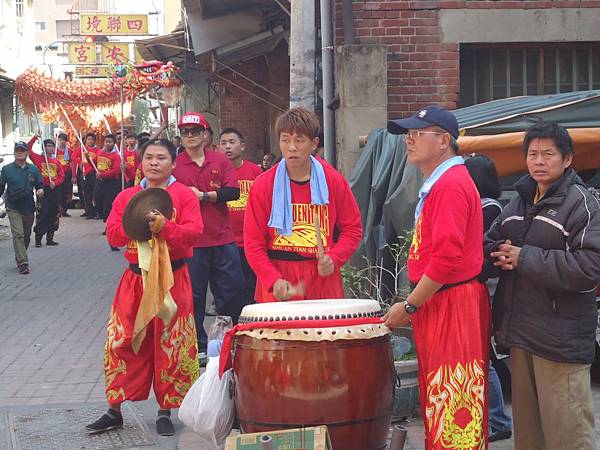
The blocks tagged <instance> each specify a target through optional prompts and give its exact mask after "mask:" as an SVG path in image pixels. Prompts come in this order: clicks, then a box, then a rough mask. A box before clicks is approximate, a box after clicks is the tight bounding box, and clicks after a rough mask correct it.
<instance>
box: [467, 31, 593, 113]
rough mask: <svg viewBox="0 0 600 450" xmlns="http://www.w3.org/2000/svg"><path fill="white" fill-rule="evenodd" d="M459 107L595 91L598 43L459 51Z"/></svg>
mask: <svg viewBox="0 0 600 450" xmlns="http://www.w3.org/2000/svg"><path fill="white" fill-rule="evenodd" d="M460 72H461V77H460V106H461V107H463V106H469V105H473V104H476V103H483V102H487V101H490V100H496V99H499V98H506V97H514V96H519V95H537V94H556V93H560V92H572V91H584V90H589V89H600V43H587V44H585V43H583V44H568V45H557V44H539V45H522V44H516V45H510V46H508V45H507V46H502V45H491V46H487V47H484V46H477V45H465V46H461V50H460Z"/></svg>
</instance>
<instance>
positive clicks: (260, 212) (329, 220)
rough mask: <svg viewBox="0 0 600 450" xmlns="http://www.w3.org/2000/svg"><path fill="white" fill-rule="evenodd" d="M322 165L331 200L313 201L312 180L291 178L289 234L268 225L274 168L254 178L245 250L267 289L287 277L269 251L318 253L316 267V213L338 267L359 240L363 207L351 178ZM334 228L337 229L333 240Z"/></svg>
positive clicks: (313, 255) (310, 255)
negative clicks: (352, 185)
mask: <svg viewBox="0 0 600 450" xmlns="http://www.w3.org/2000/svg"><path fill="white" fill-rule="evenodd" d="M323 170H324V171H325V178H326V180H327V186H328V188H329V204H328V205H313V204H311V195H310V183H304V184H298V183H294V182H291V183H290V187H291V192H292V217H293V225H292V235H291V236H283V235H278V234H276V230H275V229H274V228H271V227H269V226H268V225H267V224H268V222H269V217H270V214H271V205H272V197H273V184H274V180H275V173H276V169H275V168H273V169H271V170H269V171H267V172H265V173H264V174H262V175H261V176H260V177H258V178H257V179H256V180H255V181H254V185H253V186H252V189H251V190H250V198H249V200H248V205H247V206H246V215H245V217H244V250H245V252H246V258H247V259H248V263H249V264H250V267H252V270H254V272H255V273H256V275H257V277H258V278H259V282H260V283H261V284H262V285H263V286H264V287H265V288H266V289H271V288H272V287H273V284H274V283H275V281H277V280H278V279H279V278H284V277H282V275H281V272H280V271H279V270H278V269H277V268H276V267H275V265H274V264H273V263H272V262H271V260H270V259H269V256H268V255H267V251H268V250H278V251H282V252H289V253H296V254H297V255H300V256H303V257H307V258H314V264H315V266H316V264H317V239H316V228H315V215H316V214H318V215H319V225H320V228H321V239H322V241H323V248H324V251H325V254H328V255H329V256H330V257H331V259H332V260H333V263H334V264H335V268H336V270H338V271H339V268H340V267H341V266H342V265H344V263H345V262H346V261H347V260H348V259H349V258H350V257H351V256H352V254H353V253H354V251H355V250H356V248H357V247H358V245H359V243H360V239H361V237H362V227H361V223H360V211H359V210H358V205H357V204H356V200H355V198H354V195H353V194H352V191H351V190H350V186H349V185H348V182H347V181H346V179H345V178H344V176H343V175H342V174H340V173H339V172H338V171H336V170H335V169H333V168H332V167H331V166H328V165H325V164H324V165H323ZM334 229H335V230H336V234H337V240H335V241H334ZM290 263H293V261H291V262H290ZM257 300H259V301H260V300H261V299H257Z"/></svg>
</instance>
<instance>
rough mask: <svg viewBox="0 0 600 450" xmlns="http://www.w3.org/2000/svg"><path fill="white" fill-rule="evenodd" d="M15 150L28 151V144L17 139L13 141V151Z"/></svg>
mask: <svg viewBox="0 0 600 450" xmlns="http://www.w3.org/2000/svg"><path fill="white" fill-rule="evenodd" d="M17 150H25V151H26V152H28V151H29V146H28V145H27V143H25V142H23V141H17V142H15V152H16V151H17Z"/></svg>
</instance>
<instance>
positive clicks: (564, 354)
mask: <svg viewBox="0 0 600 450" xmlns="http://www.w3.org/2000/svg"><path fill="white" fill-rule="evenodd" d="M536 187H537V185H536V182H535V181H534V180H533V179H532V178H531V177H530V176H526V177H524V178H523V179H521V180H520V181H519V182H518V183H517V185H516V190H517V194H515V196H514V197H513V198H512V199H511V201H510V202H509V203H508V204H507V205H506V207H505V208H504V210H503V211H502V213H501V214H500V216H498V218H497V219H496V221H495V222H494V224H493V225H492V227H491V228H490V230H489V231H488V232H487V234H486V235H485V238H484V251H485V256H486V258H487V260H488V261H486V272H487V275H488V276H489V275H490V274H491V273H490V271H492V272H493V271H494V269H495V271H496V276H497V275H498V274H500V281H499V283H498V288H497V290H496V294H495V296H494V327H495V330H496V332H495V336H496V339H497V341H498V343H499V344H500V345H503V346H506V347H518V348H521V349H524V350H527V351H529V352H531V353H534V354H535V355H538V356H541V357H542V358H546V359H549V360H553V361H558V362H572V363H590V362H592V361H593V359H594V348H595V347H594V343H595V336H596V321H597V309H596V303H595V299H596V287H597V285H598V283H599V282H600V205H599V203H598V201H597V200H596V198H595V197H594V196H593V195H592V194H591V193H590V192H589V191H588V189H587V188H586V187H585V185H584V184H583V182H582V181H581V180H580V179H579V177H578V176H577V175H576V174H575V172H574V171H573V170H572V169H567V170H566V171H565V173H564V175H563V176H562V177H561V178H560V179H558V180H557V181H556V182H555V183H554V184H553V185H552V186H551V187H550V189H549V190H548V192H547V193H546V195H545V196H544V197H543V198H542V199H541V200H540V201H539V202H538V203H536V204H535V205H534V204H532V203H533V197H534V195H535V192H536ZM506 239H510V240H511V242H512V244H513V245H516V246H518V247H521V253H520V255H519V261H518V264H517V268H516V269H515V270H512V271H505V272H502V271H499V270H498V269H497V268H494V269H491V267H493V266H491V264H490V263H491V262H493V261H492V259H491V257H490V253H491V252H492V251H494V250H495V249H496V248H497V247H498V245H499V244H500V243H502V242H504V240H506ZM492 276H493V275H492Z"/></svg>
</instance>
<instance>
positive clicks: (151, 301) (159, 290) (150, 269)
mask: <svg viewBox="0 0 600 450" xmlns="http://www.w3.org/2000/svg"><path fill="white" fill-rule="evenodd" d="M137 244H138V264H139V266H140V270H141V272H142V283H143V286H144V293H143V295H142V301H141V302H140V306H139V308H138V311H137V314H136V316H135V323H134V325H133V336H132V343H131V346H132V348H133V352H134V353H135V354H137V353H138V352H139V350H140V347H141V346H142V342H144V338H145V337H146V330H147V327H148V324H149V323H150V322H151V321H152V320H153V319H154V318H155V317H158V318H160V319H161V320H162V321H163V322H164V324H165V329H166V328H167V327H168V326H169V324H170V323H171V320H172V319H173V317H175V314H177V305H176V304H175V302H174V301H173V297H171V293H170V292H169V291H170V289H171V288H172V287H173V285H174V284H175V282H174V279H173V269H172V267H171V258H170V256H169V248H168V246H167V243H166V242H165V240H164V239H160V238H158V237H156V236H154V237H153V238H152V240H151V241H148V242H138V243H137Z"/></svg>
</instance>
